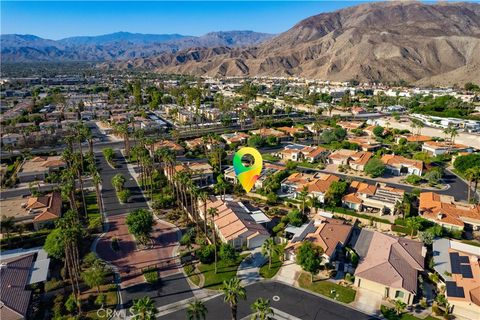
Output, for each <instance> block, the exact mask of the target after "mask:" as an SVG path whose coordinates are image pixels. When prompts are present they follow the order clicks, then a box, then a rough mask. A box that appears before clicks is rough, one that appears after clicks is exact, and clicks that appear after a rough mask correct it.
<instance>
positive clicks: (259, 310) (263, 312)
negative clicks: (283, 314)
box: [250, 298, 274, 320]
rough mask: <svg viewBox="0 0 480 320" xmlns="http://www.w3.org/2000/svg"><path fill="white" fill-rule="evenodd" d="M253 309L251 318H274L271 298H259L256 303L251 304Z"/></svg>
mask: <svg viewBox="0 0 480 320" xmlns="http://www.w3.org/2000/svg"><path fill="white" fill-rule="evenodd" d="M250 308H251V309H252V311H253V312H254V313H253V314H252V317H251V318H250V319H251V320H269V319H273V318H272V317H273V316H274V312H273V309H272V308H271V307H270V300H268V299H263V298H258V299H257V300H255V302H254V303H252V305H251V306H250Z"/></svg>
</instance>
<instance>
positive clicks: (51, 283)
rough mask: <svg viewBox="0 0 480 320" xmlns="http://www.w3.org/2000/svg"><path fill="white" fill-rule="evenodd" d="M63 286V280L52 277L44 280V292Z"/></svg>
mask: <svg viewBox="0 0 480 320" xmlns="http://www.w3.org/2000/svg"><path fill="white" fill-rule="evenodd" d="M62 286H63V281H60V280H57V279H55V278H53V279H52V280H50V281H47V282H45V292H50V291H53V290H55V289H58V288H61V287H62Z"/></svg>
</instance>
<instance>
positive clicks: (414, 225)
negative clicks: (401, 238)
mask: <svg viewBox="0 0 480 320" xmlns="http://www.w3.org/2000/svg"><path fill="white" fill-rule="evenodd" d="M420 226H421V223H420V220H419V219H418V217H410V218H407V221H406V227H407V228H409V229H410V230H411V233H410V236H411V237H413V234H414V233H415V231H417V230H418V229H419V228H420Z"/></svg>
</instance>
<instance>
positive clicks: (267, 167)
mask: <svg viewBox="0 0 480 320" xmlns="http://www.w3.org/2000/svg"><path fill="white" fill-rule="evenodd" d="M283 170H285V167H284V166H279V165H276V164H273V163H268V162H265V163H264V164H263V166H262V171H261V172H260V177H259V178H258V179H257V181H255V184H254V189H260V188H263V183H264V182H265V180H266V179H267V178H268V177H269V176H271V175H274V174H276V173H278V172H280V171H283ZM223 177H224V178H225V180H226V181H228V182H230V183H232V184H237V183H238V179H237V175H236V174H235V169H234V168H233V166H231V167H228V168H227V169H226V170H225V171H224V172H223Z"/></svg>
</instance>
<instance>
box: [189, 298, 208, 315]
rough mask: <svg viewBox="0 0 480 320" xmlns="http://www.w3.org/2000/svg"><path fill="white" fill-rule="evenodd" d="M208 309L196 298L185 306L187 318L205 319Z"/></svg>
mask: <svg viewBox="0 0 480 320" xmlns="http://www.w3.org/2000/svg"><path fill="white" fill-rule="evenodd" d="M207 313H208V310H207V307H205V304H204V303H203V302H202V301H201V300H198V299H195V300H193V301H192V302H190V303H189V304H188V307H187V319H188V320H205V318H206V316H207Z"/></svg>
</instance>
